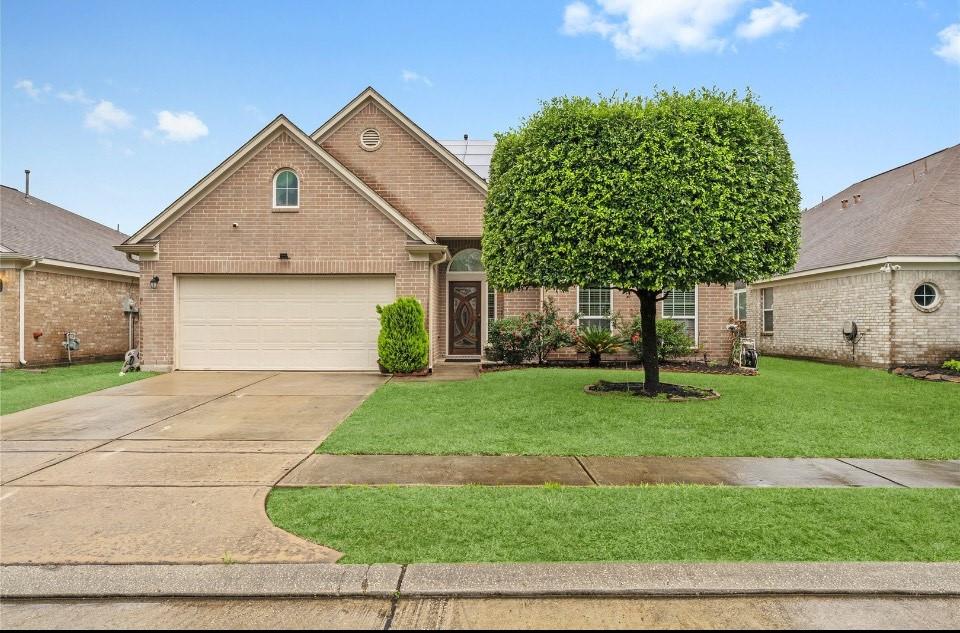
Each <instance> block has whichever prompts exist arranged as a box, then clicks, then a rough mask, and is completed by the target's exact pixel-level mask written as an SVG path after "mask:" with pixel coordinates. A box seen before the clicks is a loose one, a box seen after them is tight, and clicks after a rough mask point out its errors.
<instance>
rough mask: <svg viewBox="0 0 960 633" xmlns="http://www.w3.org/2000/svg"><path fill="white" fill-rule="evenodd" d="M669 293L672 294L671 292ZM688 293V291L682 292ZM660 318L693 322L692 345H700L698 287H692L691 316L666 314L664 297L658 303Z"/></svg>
mask: <svg viewBox="0 0 960 633" xmlns="http://www.w3.org/2000/svg"><path fill="white" fill-rule="evenodd" d="M670 292H673V291H672V290H671V291H670ZM683 292H689V291H683ZM660 316H661V318H664V319H672V320H674V321H693V343H694V345H699V344H700V288H699V287H698V286H694V287H693V314H692V315H680V316H677V315H676V314H667V298H666V297H664V298H663V300H662V301H661V302H660Z"/></svg>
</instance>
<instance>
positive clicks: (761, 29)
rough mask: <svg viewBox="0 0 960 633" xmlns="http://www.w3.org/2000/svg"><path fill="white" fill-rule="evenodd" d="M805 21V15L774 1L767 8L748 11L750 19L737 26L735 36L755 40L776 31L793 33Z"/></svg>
mask: <svg viewBox="0 0 960 633" xmlns="http://www.w3.org/2000/svg"><path fill="white" fill-rule="evenodd" d="M806 19H807V14H806V13H800V12H799V11H797V10H796V9H794V8H793V7H791V6H787V5H785V4H783V3H782V2H777V1H776V0H774V1H773V2H771V3H770V6H768V7H763V8H762V9H753V10H752V11H750V19H749V20H748V21H747V22H743V23H742V24H740V25H739V26H737V35H738V36H740V37H742V38H745V39H748V40H755V39H757V38H760V37H767V36H768V35H772V34H774V33H776V32H777V31H793V30H794V29H797V28H799V27H800V25H801V24H802V23H803V21H804V20H806Z"/></svg>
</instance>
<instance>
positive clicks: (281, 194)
mask: <svg viewBox="0 0 960 633" xmlns="http://www.w3.org/2000/svg"><path fill="white" fill-rule="evenodd" d="M273 206H274V207H275V208H278V209H279V208H292V209H295V208H297V207H299V206H300V179H299V178H297V174H296V173H295V172H294V171H293V170H292V169H281V170H280V171H278V172H277V175H276V176H274V177H273Z"/></svg>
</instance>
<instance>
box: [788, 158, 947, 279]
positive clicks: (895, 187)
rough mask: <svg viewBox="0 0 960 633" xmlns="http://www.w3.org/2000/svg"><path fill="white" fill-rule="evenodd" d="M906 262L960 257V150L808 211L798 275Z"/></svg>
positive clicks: (875, 178)
mask: <svg viewBox="0 0 960 633" xmlns="http://www.w3.org/2000/svg"><path fill="white" fill-rule="evenodd" d="M855 194H859V195H860V196H861V198H860V201H859V202H858V203H856V204H855V203H854V195H855ZM842 200H847V201H848V204H847V208H846V209H844V208H843V206H842V204H841V201H842ZM902 256H960V145H954V146H953V147H948V148H947V149H944V150H941V151H939V152H936V153H935V154H931V155H930V156H926V157H924V158H920V159H917V160H915V161H913V162H911V163H907V164H906V165H902V166H900V167H897V168H895V169H891V170H890V171H886V172H883V173H882V174H877V175H876V176H873V177H871V178H867V179H866V180H862V181H860V182H858V183H856V184H854V185H851V186H849V187H847V188H846V189H844V190H843V191H841V192H839V193H837V194H836V195H834V196H831V197H830V198H828V199H826V200H824V201H823V202H821V203H820V204H818V205H817V206H815V207H812V208H811V209H809V210H808V211H806V212H805V213H804V214H803V220H802V225H801V245H800V257H799V259H798V261H797V265H796V267H795V268H794V271H795V272H800V271H804V270H812V269H815V268H825V267H829V266H839V265H842V264H851V263H854V262H859V261H864V260H869V259H876V258H880V257H902Z"/></svg>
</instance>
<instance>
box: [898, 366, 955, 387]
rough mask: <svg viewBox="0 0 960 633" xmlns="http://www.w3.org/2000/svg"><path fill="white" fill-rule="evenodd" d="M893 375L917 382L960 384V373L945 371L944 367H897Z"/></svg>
mask: <svg viewBox="0 0 960 633" xmlns="http://www.w3.org/2000/svg"><path fill="white" fill-rule="evenodd" d="M893 373H894V374H897V375H898V376H907V377H908V378H915V379H917V380H929V381H931V382H952V383H956V384H960V371H954V370H952V369H944V368H943V367H897V368H896V369H894V370H893Z"/></svg>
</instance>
